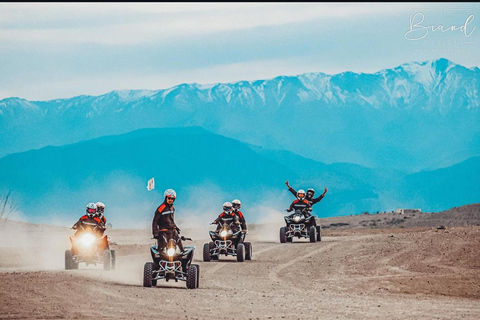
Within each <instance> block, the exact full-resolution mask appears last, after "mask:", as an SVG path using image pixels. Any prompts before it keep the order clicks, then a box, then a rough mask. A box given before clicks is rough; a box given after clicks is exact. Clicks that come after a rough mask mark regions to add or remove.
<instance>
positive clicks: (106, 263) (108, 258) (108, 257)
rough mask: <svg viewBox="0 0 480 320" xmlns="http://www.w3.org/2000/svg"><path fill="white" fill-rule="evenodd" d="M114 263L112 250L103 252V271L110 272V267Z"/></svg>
mask: <svg viewBox="0 0 480 320" xmlns="http://www.w3.org/2000/svg"><path fill="white" fill-rule="evenodd" d="M111 263H112V253H111V252H110V250H108V249H106V250H104V251H103V270H105V271H108V270H110V266H111Z"/></svg>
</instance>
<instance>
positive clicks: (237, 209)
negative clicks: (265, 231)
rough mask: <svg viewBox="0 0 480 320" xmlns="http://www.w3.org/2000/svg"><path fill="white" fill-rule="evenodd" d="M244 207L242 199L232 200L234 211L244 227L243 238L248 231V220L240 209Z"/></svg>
mask: <svg viewBox="0 0 480 320" xmlns="http://www.w3.org/2000/svg"><path fill="white" fill-rule="evenodd" d="M241 207H242V203H241V202H240V200H238V199H235V200H233V201H232V208H233V213H234V214H235V215H236V216H237V217H238V220H239V221H240V225H241V227H242V240H241V242H243V240H244V239H245V234H246V233H247V231H248V230H247V222H246V221H245V217H244V216H243V213H242V211H240V208H241Z"/></svg>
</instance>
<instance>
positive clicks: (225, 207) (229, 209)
mask: <svg viewBox="0 0 480 320" xmlns="http://www.w3.org/2000/svg"><path fill="white" fill-rule="evenodd" d="M223 211H224V212H226V213H232V204H231V203H230V202H225V203H224V204H223Z"/></svg>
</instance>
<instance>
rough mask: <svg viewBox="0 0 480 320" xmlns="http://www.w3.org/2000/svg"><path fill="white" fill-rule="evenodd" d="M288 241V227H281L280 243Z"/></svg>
mask: <svg viewBox="0 0 480 320" xmlns="http://www.w3.org/2000/svg"><path fill="white" fill-rule="evenodd" d="M285 242H287V228H286V227H281V228H280V243H285Z"/></svg>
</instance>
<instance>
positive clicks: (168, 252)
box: [167, 248, 175, 257]
mask: <svg viewBox="0 0 480 320" xmlns="http://www.w3.org/2000/svg"><path fill="white" fill-rule="evenodd" d="M174 254H175V248H168V249H167V256H169V257H173V255H174Z"/></svg>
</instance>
